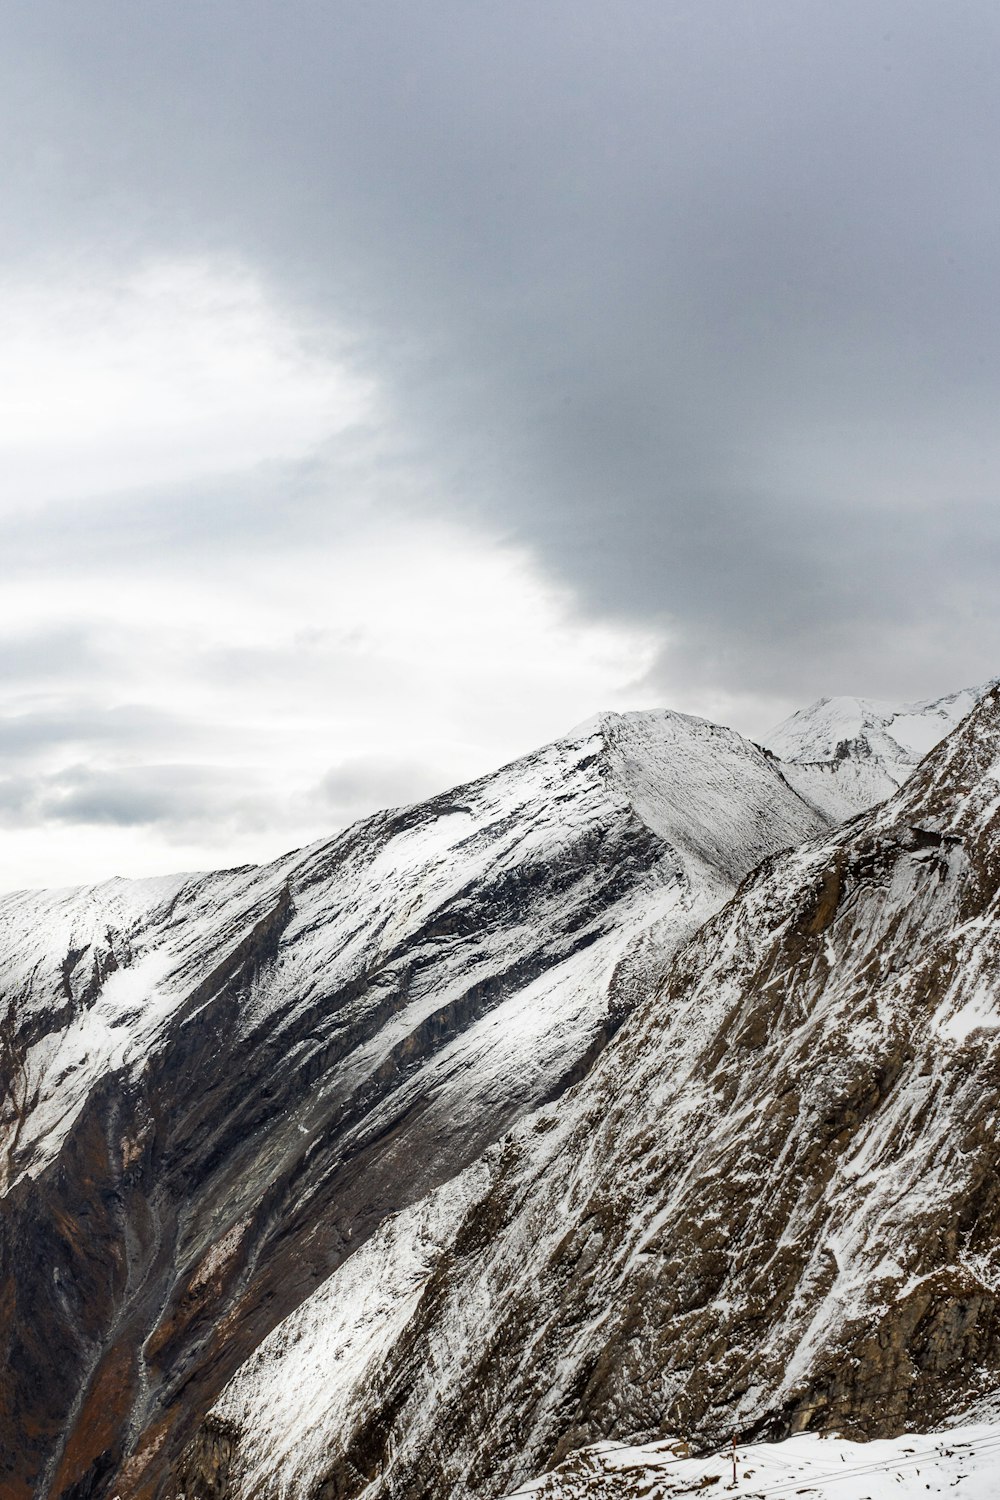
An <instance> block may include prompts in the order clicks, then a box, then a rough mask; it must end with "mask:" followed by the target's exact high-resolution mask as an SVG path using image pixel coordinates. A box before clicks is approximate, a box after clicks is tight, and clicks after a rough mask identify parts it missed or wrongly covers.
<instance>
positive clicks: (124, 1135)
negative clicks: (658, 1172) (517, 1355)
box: [0, 716, 819, 1500]
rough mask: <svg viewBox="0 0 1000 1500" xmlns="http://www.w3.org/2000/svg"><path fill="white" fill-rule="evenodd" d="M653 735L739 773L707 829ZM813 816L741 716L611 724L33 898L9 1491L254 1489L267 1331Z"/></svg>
mask: <svg viewBox="0 0 1000 1500" xmlns="http://www.w3.org/2000/svg"><path fill="white" fill-rule="evenodd" d="M640 731H641V733H640ZM650 734H652V735H653V738H654V739H655V741H656V744H657V745H659V747H660V750H661V751H662V748H663V744H664V743H666V742H668V741H669V743H670V745H671V746H672V747H673V749H672V750H671V751H670V754H673V755H674V756H675V759H676V758H677V757H681V758H682V759H684V768H683V773H682V769H681V766H680V760H677V765H678V773H677V774H678V778H679V780H680V781H681V782H684V777H686V778H687V782H686V783H684V784H685V785H687V783H691V784H692V785H697V786H702V784H703V783H705V778H704V777H703V776H701V772H700V770H699V767H700V766H701V765H702V764H703V763H704V764H705V765H707V766H708V767H709V768H710V769H711V770H712V772H713V774H712V775H711V776H709V777H708V782H707V785H708V787H709V790H708V792H707V793H706V794H705V808H704V809H702V813H703V814H704V812H705V809H708V813H709V814H711V810H712V808H714V809H715V814H716V819H715V820H716V822H719V823H720V828H715V827H708V828H707V834H708V836H707V837H706V836H705V833H706V829H705V827H703V828H702V831H701V832H700V833H698V834H697V836H693V835H692V834H691V826H690V819H689V820H688V822H685V821H684V817H682V816H681V813H680V812H678V811H677V810H676V809H675V808H674V807H673V804H672V803H670V801H669V799H668V802H667V804H666V805H665V807H664V808H660V810H659V811H660V816H659V817H658V818H657V817H656V816H653V814H654V813H655V812H656V809H655V808H652V804H651V802H650V798H651V796H652V792H651V788H650V785H648V784H647V782H648V778H647V781H646V782H644V783H643V815H642V816H640V815H639V813H637V811H636V807H635V805H634V800H633V796H632V793H631V791H630V785H631V782H632V781H634V780H635V778H636V776H637V775H639V773H640V772H641V770H642V767H641V765H640V764H639V762H638V760H637V759H636V757H637V756H638V757H639V759H641V755H640V751H641V747H642V743H643V736H645V737H646V741H645V742H646V743H647V748H648V743H649V736H650ZM623 746H624V749H623ZM626 751H627V753H628V757H631V758H630V759H628V758H627V756H626ZM720 757H721V759H720ZM667 760H668V761H669V755H668V756H667ZM720 765H721V766H722V767H723V768H724V774H720V772H719V767H720ZM699 777H701V779H700V780H699ZM713 777H714V779H713ZM630 778H631V780H630ZM692 778H693V779H692ZM640 779H641V778H640ZM654 800H655V799H654ZM687 800H690V799H689V798H688V799H687ZM681 801H682V802H684V801H685V798H684V797H682V798H681ZM651 809H652V810H651ZM734 813H735V815H734ZM671 819H673V823H672V822H671ZM696 821H697V820H696ZM708 822H709V823H711V822H712V817H711V816H709V817H708ZM818 822H819V820H818V818H817V816H816V814H815V812H814V811H813V810H812V809H810V808H809V807H807V806H806V805H805V804H804V803H803V802H802V801H801V800H800V799H799V798H797V796H796V795H795V794H794V793H793V792H792V791H791V790H790V789H789V788H788V787H787V785H786V784H785V783H784V782H783V781H782V779H781V776H780V774H779V773H778V772H777V771H775V770H774V769H773V768H772V766H771V764H770V763H769V761H768V760H767V759H766V757H764V756H763V755H761V754H760V752H758V751H756V749H755V748H754V747H752V746H749V745H745V744H744V742H742V741H739V739H738V736H733V735H731V734H730V733H729V732H728V731H717V730H714V729H713V728H712V726H704V725H700V724H699V722H698V721H681V720H680V719H679V718H677V717H676V716H673V717H671V720H670V725H669V732H667V726H666V720H665V719H664V720H663V722H662V724H661V726H660V729H657V728H656V725H655V724H652V728H651V725H650V723H644V724H642V725H637V724H627V723H625V721H615V722H614V723H611V722H610V721H608V722H607V723H605V724H604V726H603V727H601V728H599V729H597V730H595V731H594V732H593V733H591V734H589V735H584V736H583V737H581V738H579V739H574V740H569V741H566V742H562V743H561V744H559V745H556V746H552V747H549V748H548V749H547V750H545V751H541V752H539V753H538V754H537V755H535V756H532V757H528V758H527V759H526V760H524V761H522V762H519V763H517V764H516V765H515V766H513V767H509V768H507V770H506V771H504V772H500V773H498V774H497V776H495V777H491V778H486V779H484V780H483V781H481V782H478V783H475V784H473V785H472V786H470V787H466V788H462V789H460V790H459V791H457V792H455V793H452V794H450V795H449V796H448V797H442V798H438V799H434V800H433V801H431V802H429V803H426V804H422V805H421V806H419V807H416V808H412V809H407V810H404V811H402V812H398V813H393V814H385V815H380V816H378V817H376V818H372V819H369V820H367V821H366V822H365V823H362V824H360V825H358V826H357V827H355V828H353V829H351V830H348V832H347V833H346V834H344V835H341V836H340V837H339V838H338V839H335V840H333V841H332V842H330V843H328V844H324V845H321V846H318V847H316V848H313V849H310V850H306V851H304V852H301V853H297V854H294V855H290V856H288V857H287V858H285V859H283V860H280V861H278V862H276V863H275V864H274V865H272V866H268V867H264V868H261V869H248V870H239V871H230V872H222V873H221V874H218V875H212V876H204V877H185V878H178V879H174V880H165V881H152V882H137V883H135V884H129V883H127V882H111V883H110V884H109V885H108V886H106V887H99V888H95V889H92V890H87V891H83V892H68V893H67V892H61V893H60V892H55V893H35V894H31V893H29V894H27V895H22V896H17V897H11V898H5V900H4V901H3V902H2V903H0V985H2V989H0V1014H2V1015H3V1021H2V1027H0V1046H2V1066H3V1096H2V1109H0V1146H2V1153H0V1160H2V1173H3V1185H4V1187H5V1194H4V1196H3V1198H2V1199H0V1287H2V1293H0V1296H2V1317H0V1369H2V1370H3V1374H2V1376H0V1382H2V1383H0V1493H2V1494H3V1496H4V1500H28V1497H33V1500H35V1497H37V1500H41V1497H61V1500H89V1497H95V1500H96V1497H99V1496H104V1495H111V1494H115V1495H118V1496H120V1497H121V1500H132V1497H136V1500H139V1497H146V1496H153V1495H156V1494H158V1493H162V1491H163V1489H164V1486H165V1485H166V1484H167V1483H168V1479H169V1476H170V1475H171V1474H172V1473H173V1476H174V1477H173V1479H172V1480H170V1483H171V1484H174V1486H175V1488H176V1486H177V1485H180V1488H181V1492H182V1493H184V1494H185V1495H187V1496H188V1500H190V1497H191V1496H193V1495H198V1496H205V1497H216V1496H221V1495H224V1494H225V1493H227V1491H228V1485H229V1479H228V1475H229V1473H230V1470H231V1466H232V1461H233V1455H234V1450H235V1448H236V1446H237V1434H235V1433H234V1432H233V1430H232V1429H231V1428H230V1427H229V1426H227V1425H226V1424H225V1423H224V1422H221V1421H220V1420H217V1419H212V1420H210V1422H209V1423H208V1425H206V1426H203V1427H202V1428H201V1429H200V1430H198V1423H199V1421H200V1420H201V1419H202V1418H203V1416H204V1414H205V1413H206V1411H207V1410H208V1408H209V1407H210V1406H211V1404H212V1402H213V1401H214V1400H215V1398H216V1397H217V1395H218V1393H219V1392H220V1390H221V1389H222V1388H223V1386H224V1385H225V1383H226V1381H227V1380H228V1379H229V1377H230V1376H231V1375H232V1374H233V1372H234V1371H235V1370H236V1369H237V1367H238V1366H239V1365H240V1364H241V1363H242V1362H243V1361H244V1360H245V1358H246V1357H247V1355H248V1354H249V1353H250V1351H252V1350H253V1349H255V1348H256V1347H257V1345H258V1344H259V1343H260V1342H261V1340H262V1339H263V1338H264V1337H265V1336H266V1335H267V1334H268V1332H269V1331H270V1330H271V1329H272V1328H273V1327H274V1326H275V1325H276V1324H277V1323H278V1322H279V1321H280V1320H281V1319H282V1318H283V1317H284V1316H285V1315H286V1314H287V1313H289V1311H290V1310H292V1309H294V1308H295V1307H296V1306H297V1305H298V1304H299V1303H301V1302H302V1301H303V1299H305V1298H306V1297H307V1296H308V1295H309V1293H310V1292H311V1291H312V1290H313V1288H315V1287H316V1286H317V1285H318V1284H319V1283H321V1282H323V1281H324V1280H325V1278H327V1277H328V1276H329V1275H330V1274H331V1272H333V1271H334V1270H335V1268H336V1267H338V1266H339V1265H340V1264H341V1262H343V1261H344V1260H345V1258H347V1257H348V1256H351V1255H352V1254H353V1252H354V1251H355V1250H356V1249H357V1247H358V1246H359V1245H363V1244H364V1243H365V1241H366V1240H367V1239H368V1238H369V1237H370V1236H371V1235H372V1233H373V1232H374V1231H375V1230H376V1229H377V1228H378V1226H379V1225H380V1224H381V1223H382V1222H383V1220H385V1219H386V1216H387V1215H390V1214H393V1213H394V1212H396V1211H397V1210H399V1209H401V1208H403V1207H405V1206H406V1205H408V1204H412V1203H415V1202H416V1201H418V1200H420V1199H421V1198H423V1197H424V1195H426V1194H427V1193H428V1192H429V1191H430V1190H432V1189H434V1188H435V1187H436V1186H437V1185H438V1184H440V1183H443V1182H446V1181H448V1180H449V1179H450V1178H453V1177H454V1175H455V1174H456V1173H457V1172H459V1171H460V1170H461V1169H462V1168H464V1167H465V1166H466V1165H467V1164H468V1163H470V1162H473V1161H474V1160H475V1159H476V1158H478V1157H479V1156H480V1155H481V1153H482V1152H483V1150H484V1148H485V1147H486V1146H488V1145H489V1143H490V1142H491V1141H494V1140H496V1139H497V1138H498V1137H499V1136H500V1135H502V1134H503V1132H504V1131H505V1130H507V1129H508V1128H509V1127H510V1126H511V1124H512V1123H513V1122H515V1121H516V1120H517V1119H518V1118H519V1116H521V1115H522V1114H523V1113H524V1112H525V1111H526V1110H528V1109H531V1108H532V1107H534V1106H537V1105H538V1104H539V1103H542V1102H544V1101H545V1100H547V1099H554V1098H557V1097H559V1096H560V1095H561V1094H562V1092H563V1091H564V1090H565V1088H566V1087H567V1086H568V1085H569V1084H570V1083H571V1082H572V1081H574V1080H575V1079H577V1078H579V1077H581V1076H583V1075H585V1074H586V1072H587V1071H588V1069H589V1067H590V1066H591V1063H592V1061H593V1059H594V1058H595V1056H596V1055H597V1054H598V1053H599V1052H600V1050H601V1048H602V1047H603V1046H604V1045H605V1043H606V1042H607V1040H608V1038H609V1037H610V1036H611V1035H613V1033H614V1031H615V1030H616V1029H617V1027H618V1025H619V1024H620V1023H621V1020H622V1018H623V1017H624V1015H625V1014H626V1013H627V1011H628V1009H629V1008H630V1006H631V1005H632V1004H633V1003H634V998H635V997H636V996H637V995H638V994H640V993H642V991H643V989H644V986H645V981H644V979H643V975H644V973H645V968H644V964H645V961H646V960H645V956H644V955H645V952H646V947H647V946H648V936H647V935H648V933H649V932H651V931H655V932H656V933H657V934H658V937H657V951H658V950H659V948H661V947H662V946H663V945H664V944H669V943H670V942H671V941H676V940H677V939H678V938H679V937H680V936H681V935H683V934H685V933H686V932H688V931H690V930H691V929H692V927H693V926H695V925H697V923H698V922H699V921H700V920H702V919H703V917H704V916H705V915H706V914H707V912H708V911H709V910H711V909H712V908H713V907H715V906H717V905H718V903H719V901H720V900H721V899H723V898H724V896H725V895H726V894H727V893H728V892H729V891H730V890H731V889H732V887H733V885H734V883H735V881H736V880H737V879H738V878H739V877H740V876H742V875H743V874H744V873H745V872H746V870H747V869H749V868H751V867H752V865H753V864H754V863H756V861H757V860H758V859H759V858H760V857H761V856H762V855H763V854H765V853H767V852H769V850H773V849H774V848H777V847H781V846H782V845H784V844H787V843H788V842H790V841H792V840H793V839H795V838H801V837H802V836H804V835H805V834H807V833H809V832H811V831H813V830H814V829H815V828H816V826H817V824H818ZM653 824H655V825H656V826H655V831H654V827H653V826H652V825H653ZM682 825H683V826H682ZM673 826H676V827H677V829H678V833H677V836H676V840H675V841H673V842H672V841H671V838H670V836H669V835H670V831H671V828H672V827H673ZM706 827H707V825H706ZM720 829H721V831H720ZM196 1431H197V1437H196V1440H195V1442H194V1445H193V1447H192V1448H191V1449H190V1450H189V1451H188V1453H187V1454H186V1456H185V1457H184V1458H183V1459H181V1457H180V1455H181V1453H182V1451H183V1450H184V1449H185V1446H186V1444H187V1443H188V1441H189V1439H191V1437H192V1435H193V1434H194V1433H195V1432H196ZM178 1464H179V1465H180V1467H179V1468H178V1467H176V1466H177V1465H178Z"/></svg>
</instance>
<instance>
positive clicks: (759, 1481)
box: [515, 1424, 1000, 1500]
mask: <svg viewBox="0 0 1000 1500" xmlns="http://www.w3.org/2000/svg"><path fill="white" fill-rule="evenodd" d="M674 1449H675V1445H674V1444H672V1443H670V1442H663V1443H651V1444H649V1445H647V1446H645V1447H638V1448H633V1447H629V1446H619V1445H615V1444H612V1443H598V1444H596V1445H595V1446H594V1447H592V1448H587V1449H584V1450H583V1451H582V1452H580V1453H576V1454H574V1455H573V1456H572V1457H571V1458H569V1459H567V1460H566V1462H565V1464H563V1465H562V1466H561V1467H560V1468H559V1469H558V1470H556V1471H555V1472H553V1473H551V1474H547V1475H545V1476H543V1477H542V1478H541V1479H536V1480H534V1481H532V1483H531V1484H526V1485H522V1486H521V1488H520V1489H518V1490H516V1491H515V1494H516V1495H517V1496H519V1497H521V1496H523V1497H530V1500H577V1497H579V1500H591V1497H593V1500H597V1497H599V1496H605V1495H606V1496H636V1497H639V1496H642V1497H647V1496H648V1497H649V1500H658V1497H661V1496H662V1497H664V1500H668V1497H672V1496H682V1495H722V1494H729V1495H736V1496H741V1497H744V1500H754V1497H756V1496H761V1497H764V1496H771V1495H773V1496H775V1497H776V1500H777V1497H781V1496H788V1497H789V1500H791V1497H793V1496H812V1497H813V1500H890V1497H891V1500H916V1497H917V1496H921V1497H922V1500H926V1497H927V1495H928V1494H931V1495H940V1494H947V1495H950V1496H953V1497H954V1500H1000V1425H997V1424H989V1425H980V1426H976V1427H956V1428H953V1429H952V1430H951V1431H949V1432H936V1433H917V1434H909V1435H908V1436H906V1437H901V1438H894V1439H892V1440H891V1441H885V1442H873V1443H850V1442H847V1441H846V1440H845V1439H843V1438H836V1437H829V1438H821V1437H815V1436H811V1435H810V1436H803V1437H796V1438H790V1439H789V1440H788V1441H787V1442H784V1443H756V1444H752V1445H749V1446H747V1447H741V1448H738V1449H737V1464H736V1472H737V1475H738V1479H737V1483H736V1485H735V1486H734V1485H733V1464H732V1455H731V1454H730V1453H728V1452H727V1453H722V1454H716V1455H713V1456H712V1457H710V1458H678V1457H677V1455H676V1452H675V1451H674Z"/></svg>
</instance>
